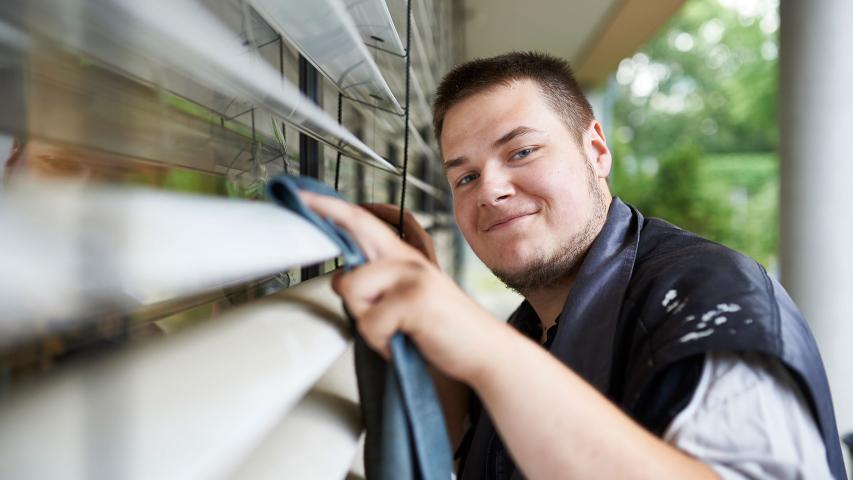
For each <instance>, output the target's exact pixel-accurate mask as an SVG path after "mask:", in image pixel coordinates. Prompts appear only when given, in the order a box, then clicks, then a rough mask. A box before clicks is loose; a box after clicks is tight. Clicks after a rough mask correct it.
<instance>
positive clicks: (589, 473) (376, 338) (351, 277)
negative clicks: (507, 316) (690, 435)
mask: <svg viewBox="0 0 853 480" xmlns="http://www.w3.org/2000/svg"><path fill="white" fill-rule="evenodd" d="M302 198H303V200H305V201H306V203H307V204H308V205H309V206H310V207H311V208H312V209H314V210H316V211H317V212H318V213H320V214H321V215H323V216H324V217H327V218H331V219H332V220H334V221H335V222H336V223H338V224H339V225H340V226H341V227H343V228H345V229H347V230H348V231H349V232H350V233H351V234H352V235H353V237H354V238H355V240H356V242H358V244H359V246H360V247H361V249H362V251H363V252H365V254H366V255H367V258H368V259H369V260H370V263H368V264H367V265H365V266H362V267H359V268H357V269H355V270H353V271H352V272H349V273H346V274H343V275H339V276H337V277H336V278H335V281H334V282H333V287H334V288H335V290H336V291H337V292H338V294H340V295H341V296H342V297H343V298H344V301H345V302H346V304H347V307H348V308H349V311H350V312H351V313H352V314H353V316H354V317H355V318H356V326H357V328H358V329H359V332H360V333H361V334H362V336H363V337H364V339H365V340H366V341H367V343H368V344H369V345H370V346H371V347H372V348H374V349H375V350H376V351H377V352H379V353H380V354H381V355H383V356H385V357H386V358H387V357H388V356H389V351H388V342H389V339H390V338H391V336H392V335H393V334H394V333H395V332H397V331H402V332H404V333H406V334H407V335H409V337H410V338H411V339H412V341H413V342H415V344H416V345H417V346H418V348H419V349H420V351H421V353H422V354H423V355H424V356H425V357H426V359H427V361H429V362H430V363H431V364H432V365H433V366H434V367H435V368H438V369H439V370H441V371H442V372H444V373H445V374H447V375H448V376H449V377H451V378H453V379H456V380H458V381H461V382H464V383H466V384H468V385H470V386H472V387H473V388H474V389H475V391H476V392H477V393H478V395H479V396H480V398H481V399H482V401H483V403H484V405H485V407H486V409H488V411H489V413H490V415H491V416H492V418H493V420H494V421H495V424H496V426H497V429H498V431H499V432H500V433H501V435H502V437H503V438H504V440H505V442H506V444H507V446H508V448H509V449H510V452H511V453H512V455H513V457H514V459H515V460H516V463H517V465H518V466H519V468H520V469H521V470H522V472H523V473H524V474H525V475H526V476H528V477H531V478H564V477H577V478H716V476H715V474H714V473H713V471H712V470H710V468H708V467H707V466H706V465H704V464H702V463H701V462H699V461H697V460H695V459H692V458H690V457H689V456H687V455H685V454H683V453H681V452H680V451H678V450H676V449H675V448H673V447H671V446H669V445H667V444H666V443H664V442H663V441H661V440H660V439H658V438H656V437H654V436H653V435H651V434H650V433H648V432H646V431H645V430H643V429H642V428H641V427H640V426H639V425H637V424H636V423H634V422H633V421H632V420H631V419H630V418H628V417H627V416H626V415H625V414H623V413H622V412H621V411H620V410H619V409H618V408H616V407H615V406H613V405H612V404H611V403H610V402H609V401H608V400H607V399H606V398H604V397H603V396H602V395H600V394H599V393H598V392H597V391H596V390H595V389H594V388H592V387H591V386H590V385H589V384H587V383H586V382H585V381H583V380H582V379H581V378H580V377H578V376H577V375H576V374H574V373H573V372H572V371H571V370H570V369H568V368H567V367H566V366H565V365H563V364H562V363H560V362H559V361H558V360H557V359H555V358H554V357H553V356H552V355H551V354H549V353H548V352H546V351H545V350H544V349H542V348H541V347H540V346H538V345H536V344H535V343H533V342H532V341H530V340H528V339H527V338H525V337H523V336H522V335H520V334H519V333H517V332H516V331H515V330H513V329H512V327H510V326H508V325H506V324H505V323H503V322H501V321H499V320H497V319H495V318H493V317H492V316H491V315H490V314H489V313H488V312H486V311H485V310H484V309H483V308H482V307H480V306H479V305H477V304H476V303H475V302H474V301H473V300H471V299H470V298H469V297H468V296H467V295H465V294H464V293H463V292H462V291H461V290H460V289H459V288H458V287H457V286H456V285H455V284H454V283H453V281H452V280H451V279H450V278H449V277H447V276H446V275H443V274H442V273H441V272H440V271H439V270H438V269H437V268H436V267H435V266H434V265H432V264H431V263H429V262H428V261H426V260H425V259H424V257H423V256H422V255H420V254H419V253H417V251H415V250H414V249H413V248H411V247H410V246H408V245H406V244H404V243H403V242H402V241H400V240H399V239H398V238H397V237H396V236H395V235H394V234H393V232H392V231H391V230H390V229H388V228H386V227H385V226H384V225H383V224H382V223H381V222H379V220H377V219H376V218H374V217H373V216H371V215H370V214H369V213H367V212H366V211H365V210H363V209H360V208H357V207H353V206H351V205H349V204H347V203H345V202H342V201H339V200H335V199H331V198H323V197H320V196H317V195H311V194H303V195H302Z"/></svg>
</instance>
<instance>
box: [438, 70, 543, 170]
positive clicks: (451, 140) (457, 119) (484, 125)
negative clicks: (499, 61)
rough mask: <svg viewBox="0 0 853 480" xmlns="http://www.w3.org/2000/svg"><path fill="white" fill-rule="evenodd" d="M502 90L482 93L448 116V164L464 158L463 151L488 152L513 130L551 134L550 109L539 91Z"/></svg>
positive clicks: (443, 138) (445, 142) (444, 149)
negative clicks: (549, 131) (483, 150)
mask: <svg viewBox="0 0 853 480" xmlns="http://www.w3.org/2000/svg"><path fill="white" fill-rule="evenodd" d="M531 85H532V87H533V90H532V91H531V89H529V88H527V86H523V85H516V86H515V87H511V86H502V90H495V89H492V90H490V91H489V92H483V93H478V94H477V95H475V96H472V97H470V98H467V99H465V100H463V101H462V102H459V103H458V104H456V105H454V106H453V107H451V108H450V110H448V112H447V115H446V116H445V122H444V128H443V130H442V133H441V139H440V143H441V150H442V156H443V157H444V159H445V160H448V159H452V158H455V157H458V156H460V155H463V152H459V151H458V150H459V149H469V148H471V147H477V148H488V147H492V146H494V145H493V144H494V142H496V141H497V140H498V139H500V138H501V137H502V136H503V135H506V134H507V133H509V132H510V131H512V130H513V129H516V128H519V127H524V128H525V129H529V130H531V131H532V130H536V131H540V132H545V131H547V130H548V123H549V120H550V119H546V116H550V115H551V114H552V113H553V112H551V110H550V108H548V107H547V105H546V104H545V102H544V99H542V98H541V97H539V98H537V97H538V95H539V92H538V87H537V86H536V85H535V84H532V83H531Z"/></svg>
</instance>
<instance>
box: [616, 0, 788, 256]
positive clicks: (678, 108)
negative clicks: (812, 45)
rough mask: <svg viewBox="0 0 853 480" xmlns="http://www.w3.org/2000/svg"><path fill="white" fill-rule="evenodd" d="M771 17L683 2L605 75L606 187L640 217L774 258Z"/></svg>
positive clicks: (763, 6) (761, 9) (771, 10)
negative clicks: (609, 172) (610, 167)
mask: <svg viewBox="0 0 853 480" xmlns="http://www.w3.org/2000/svg"><path fill="white" fill-rule="evenodd" d="M777 30H778V11H777V10H776V6H775V5H773V4H771V3H769V2H767V3H762V2H761V1H758V0H756V1H752V2H734V1H726V0H689V1H688V2H687V3H686V4H685V5H684V7H683V8H682V10H681V11H680V12H679V13H678V14H677V15H676V16H675V17H674V18H673V19H672V20H671V21H670V22H669V23H668V24H667V25H666V26H665V27H664V28H663V29H662V30H661V31H660V32H659V33H658V35H657V36H656V37H655V38H653V39H652V40H651V41H650V42H649V43H648V44H647V45H645V46H644V47H643V48H642V49H641V50H640V51H639V52H638V53H637V54H635V55H633V56H632V57H630V58H626V59H624V60H623V61H622V62H621V63H620V66H619V69H618V71H617V73H616V84H617V88H616V91H617V98H616V100H615V102H614V111H613V118H614V125H613V126H612V127H613V129H614V130H615V131H614V134H612V135H611V137H612V138H613V141H612V145H613V151H614V154H615V158H616V163H615V166H614V172H613V178H612V185H613V189H614V192H615V193H616V194H617V195H620V196H621V197H623V198H625V199H626V200H627V201H629V202H631V203H633V204H635V205H637V206H638V207H640V208H641V209H642V210H644V211H645V212H646V213H647V214H649V215H652V216H659V217H663V218H665V219H667V220H669V221H671V222H673V223H675V224H676V225H679V226H681V227H683V228H685V229H688V230H691V231H694V232H696V233H699V234H700V235H703V236H706V237H708V238H711V239H712V240H715V241H718V242H721V243H723V244H726V245H728V246H731V247H733V248H736V249H738V250H740V251H743V252H745V253H747V254H749V255H751V256H753V257H754V258H756V259H758V260H759V261H760V262H762V263H764V264H765V265H768V264H770V265H772V264H773V263H774V262H775V260H774V258H775V256H776V250H777V244H778V234H777V230H778V227H777V224H778V220H777V217H778V206H777V202H776V198H777V197H778V195H777V193H776V190H777V189H778V167H777V163H778V160H777V156H776V153H775V151H776V146H777V144H778V137H779V132H778V127H777V123H776V95H777V90H778V85H777V73H776V72H777V61H776V52H777V49H778V41H777V38H776V32H777Z"/></svg>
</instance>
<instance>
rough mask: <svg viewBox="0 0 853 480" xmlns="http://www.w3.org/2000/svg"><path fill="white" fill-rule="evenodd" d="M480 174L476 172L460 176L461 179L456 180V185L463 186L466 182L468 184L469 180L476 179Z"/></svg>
mask: <svg viewBox="0 0 853 480" xmlns="http://www.w3.org/2000/svg"><path fill="white" fill-rule="evenodd" d="M478 176H479V175H477V174H476V173H469V174H468V175H465V176H464V177H462V178H460V179H459V180H458V181H457V182H456V186H457V187H461V186H462V185H465V184H467V183H469V182H472V181H474V180H476V179H477V177H478Z"/></svg>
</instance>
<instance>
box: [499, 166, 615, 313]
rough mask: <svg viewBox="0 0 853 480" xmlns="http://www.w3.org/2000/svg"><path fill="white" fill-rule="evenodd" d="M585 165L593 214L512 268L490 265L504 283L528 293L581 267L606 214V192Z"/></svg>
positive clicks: (550, 284)
mask: <svg viewBox="0 0 853 480" xmlns="http://www.w3.org/2000/svg"><path fill="white" fill-rule="evenodd" d="M587 167H588V168H587V176H588V178H587V180H588V182H587V183H588V187H589V190H590V195H592V200H593V204H592V210H593V211H592V215H591V216H590V218H589V219H588V220H587V222H586V224H585V225H584V226H583V228H582V229H581V230H580V231H579V232H577V233H575V234H574V235H572V236H571V237H570V238H568V239H566V240H565V241H564V242H563V243H562V244H561V245H560V247H559V248H557V249H556V250H555V251H553V252H540V254H539V255H538V256H537V257H535V258H533V259H532V260H530V261H529V262H528V263H527V264H526V265H524V266H523V267H521V268H518V269H515V270H501V269H499V268H494V269H492V273H494V274H495V276H497V277H498V278H499V279H500V280H501V281H502V282H503V283H504V284H505V285H506V286H507V287H509V288H511V289H512V290H515V291H516V292H518V293H520V294H521V295H523V296H527V294H529V293H531V292H535V291H538V290H542V289H546V288H549V287H553V286H555V285H556V284H557V283H558V282H560V281H562V280H565V279H567V278H569V277H571V276H573V275H574V274H575V273H576V272H577V270H578V269H579V268H580V265H581V263H583V259H584V258H585V257H586V253H587V251H589V247H590V246H591V245H592V242H593V241H594V240H595V238H596V236H597V235H598V233H599V232H600V231H601V228H602V226H603V225H604V222H605V220H606V215H607V213H606V212H607V195H606V194H605V193H604V191H603V189H602V187H601V186H600V185H599V184H598V182H597V178H596V176H595V172H594V171H593V170H592V165H589V164H587Z"/></svg>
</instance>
